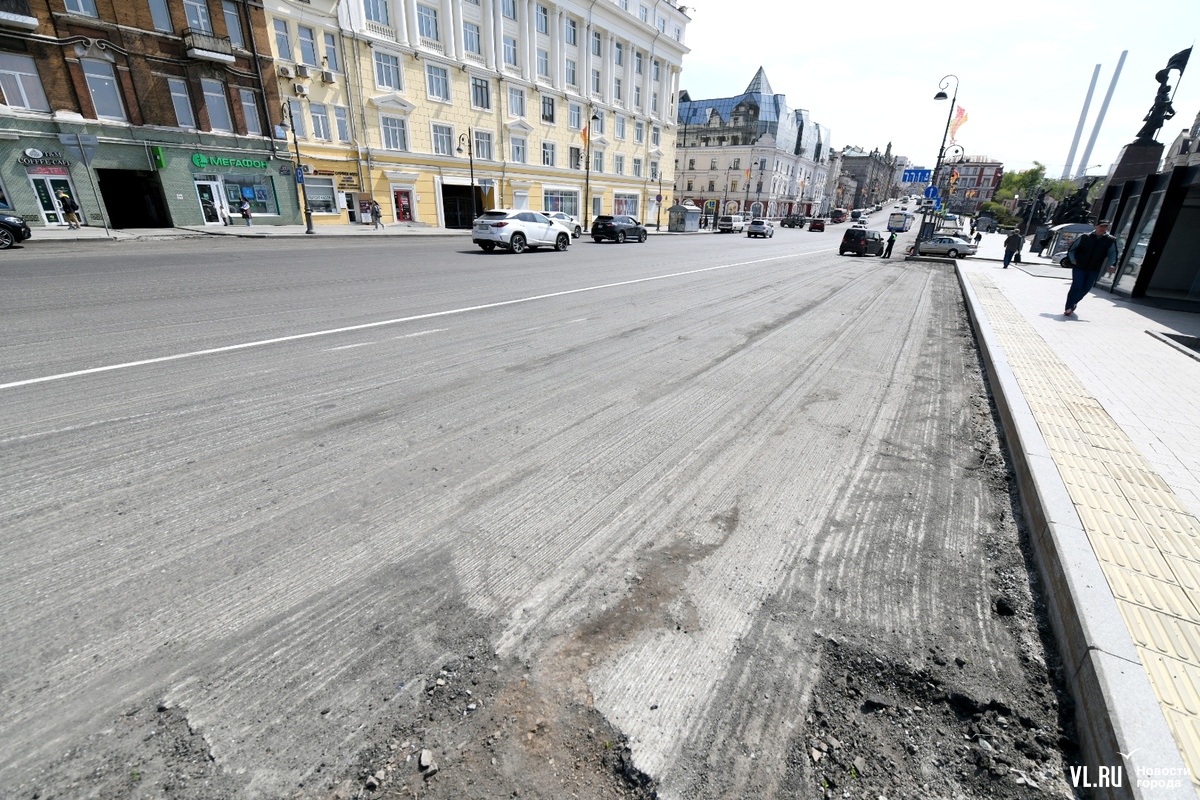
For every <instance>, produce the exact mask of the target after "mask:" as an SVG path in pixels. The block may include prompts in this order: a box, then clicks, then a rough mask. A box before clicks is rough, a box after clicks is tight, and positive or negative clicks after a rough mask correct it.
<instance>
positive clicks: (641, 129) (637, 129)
mask: <svg viewBox="0 0 1200 800" xmlns="http://www.w3.org/2000/svg"><path fill="white" fill-rule="evenodd" d="M633 140H634V141H635V142H637V143H638V144H641V143H642V142H644V141H646V123H644V122H635V123H633Z"/></svg>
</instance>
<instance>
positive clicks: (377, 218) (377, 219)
mask: <svg viewBox="0 0 1200 800" xmlns="http://www.w3.org/2000/svg"><path fill="white" fill-rule="evenodd" d="M382 217H383V209H382V208H380V207H379V203H378V201H375V200H372V201H371V221H372V222H373V223H375V230H379V229H380V228H382V227H383V219H382Z"/></svg>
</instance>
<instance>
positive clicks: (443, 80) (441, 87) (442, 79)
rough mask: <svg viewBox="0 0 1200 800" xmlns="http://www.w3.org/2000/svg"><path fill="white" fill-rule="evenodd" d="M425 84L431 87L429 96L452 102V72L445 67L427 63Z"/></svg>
mask: <svg viewBox="0 0 1200 800" xmlns="http://www.w3.org/2000/svg"><path fill="white" fill-rule="evenodd" d="M425 84H426V86H427V87H428V89H429V96H430V97H431V98H433V99H434V100H442V101H443V102H447V103H448V102H450V73H449V72H447V71H446V68H445V67H439V66H436V65H434V64H426V65H425Z"/></svg>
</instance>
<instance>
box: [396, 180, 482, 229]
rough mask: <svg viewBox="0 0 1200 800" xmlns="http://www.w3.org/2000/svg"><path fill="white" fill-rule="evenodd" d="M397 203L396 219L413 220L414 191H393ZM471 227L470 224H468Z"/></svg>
mask: <svg viewBox="0 0 1200 800" xmlns="http://www.w3.org/2000/svg"><path fill="white" fill-rule="evenodd" d="M392 194H393V195H394V197H395V203H396V221H397V222H412V221H413V207H412V192H409V191H407V190H405V189H397V190H396V191H395V192H393V193H392ZM468 227H470V226H468Z"/></svg>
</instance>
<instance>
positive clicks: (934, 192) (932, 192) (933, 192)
mask: <svg viewBox="0 0 1200 800" xmlns="http://www.w3.org/2000/svg"><path fill="white" fill-rule="evenodd" d="M925 196H926V197H937V196H938V188H937V187H936V186H930V187H929V188H928V189H926V190H925Z"/></svg>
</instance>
